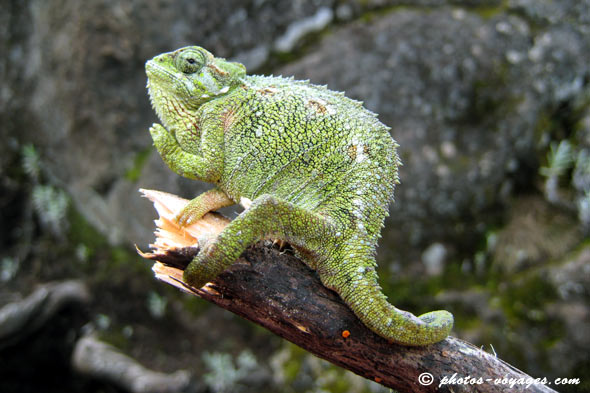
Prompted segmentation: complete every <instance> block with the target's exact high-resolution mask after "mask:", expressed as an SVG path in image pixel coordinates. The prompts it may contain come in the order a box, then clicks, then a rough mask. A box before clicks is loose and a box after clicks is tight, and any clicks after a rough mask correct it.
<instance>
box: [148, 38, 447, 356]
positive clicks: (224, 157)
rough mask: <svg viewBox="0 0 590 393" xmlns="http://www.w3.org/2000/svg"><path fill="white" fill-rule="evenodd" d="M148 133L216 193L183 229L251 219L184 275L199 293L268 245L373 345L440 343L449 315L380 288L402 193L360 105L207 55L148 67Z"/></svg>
mask: <svg viewBox="0 0 590 393" xmlns="http://www.w3.org/2000/svg"><path fill="white" fill-rule="evenodd" d="M146 72H147V75H148V88H149V93H150V97H151V100H152V104H153V107H154V109H155V110H156V112H157V114H158V116H159V118H160V120H161V121H162V123H163V125H159V124H154V125H153V126H152V127H151V128H150V132H151V134H152V138H153V140H154V144H155V146H156V148H157V149H158V151H159V152H160V155H161V156H162V158H163V160H164V161H165V162H166V163H167V164H168V165H169V166H170V168H171V169H172V170H174V171H175V172H176V173H178V174H180V175H182V176H185V177H188V178H191V179H199V180H203V181H207V182H210V183H214V184H215V188H214V189H213V190H211V191H208V192H206V193H204V194H202V195H200V196H198V197H197V198H195V199H194V200H192V201H191V202H190V203H189V205H188V206H187V207H186V208H185V209H184V210H183V211H182V212H181V213H180V214H179V216H178V217H177V220H178V222H179V223H181V224H183V225H186V224H189V223H190V222H193V221H195V220H197V219H198V218H200V217H201V216H202V215H203V214H205V213H206V212H207V211H210V210H214V209H217V208H219V207H222V206H228V205H231V204H234V203H241V204H242V205H244V206H245V207H247V209H246V210H245V211H244V212H243V213H242V214H240V215H239V216H238V217H237V218H236V219H235V220H233V221H232V222H231V223H230V224H229V225H228V226H227V227H226V228H225V229H224V230H223V231H222V232H221V233H220V234H219V235H218V236H217V237H216V238H214V239H210V240H209V241H205V242H204V244H202V245H201V251H200V253H199V254H198V255H197V256H196V257H195V259H194V260H193V261H192V262H191V263H190V265H189V266H188V268H187V269H186V270H185V273H184V280H185V281H186V282H187V283H189V284H190V285H192V286H194V287H200V286H202V285H203V284H205V283H206V282H208V281H210V280H212V279H214V278H215V277H216V276H217V275H218V274H219V273H221V272H222V271H223V270H225V269H226V268H227V267H228V266H230V265H231V264H232V263H233V262H234V261H235V260H236V259H238V257H239V256H240V254H241V253H242V252H243V251H244V250H245V249H246V248H247V247H248V246H250V245H252V244H253V243H255V242H257V241H258V240H260V239H263V238H268V237H270V238H274V239H279V240H282V241H286V242H288V243H289V244H291V245H292V246H293V247H294V249H295V250H296V252H297V254H298V256H299V257H300V258H301V259H302V260H303V261H304V262H305V263H306V264H308V265H309V266H310V267H311V268H313V269H315V270H316V271H317V272H318V274H319V276H320V279H321V280H322V283H323V284H324V285H326V286H327V287H329V288H331V289H333V290H335V291H336V292H337V293H338V294H339V295H340V296H341V297H342V299H343V300H344V301H345V302H346V303H347V304H348V305H349V306H350V308H351V309H352V310H353V311H354V313H355V314H356V315H357V316H358V317H359V318H360V319H361V320H362V321H363V322H364V323H365V325H367V326H368V327H369V328H370V329H372V330H373V331H375V332H376V333H377V334H379V335H381V336H383V337H385V338H386V339H388V340H390V341H393V342H396V343H400V344H404V345H426V344H430V343H434V342H437V341H440V340H442V339H444V338H445V337H446V336H447V335H448V333H449V331H450V330H451V328H452V325H453V316H452V315H451V314H450V313H448V312H447V311H434V312H430V313H428V314H424V315H421V316H419V317H416V316H414V315H412V314H410V313H408V312H406V311H402V310H398V309H396V308H395V307H394V306H392V305H391V304H389V303H388V302H387V299H386V297H385V296H384V295H383V293H382V292H381V288H380V287H379V284H378V283H377V273H376V272H375V258H374V254H375V245H376V243H377V240H378V238H379V236H380V235H379V233H380V230H381V228H382V226H383V221H384V219H385V217H386V216H387V214H388V213H387V206H388V204H389V202H390V201H391V200H392V198H393V191H394V187H395V184H396V183H398V178H397V168H398V165H399V164H400V162H399V158H398V156H397V153H396V147H397V145H396V143H395V141H394V140H393V139H392V138H391V136H390V135H389V132H388V128H387V127H386V126H384V125H383V124H382V123H380V122H379V121H378V120H377V117H376V115H375V114H373V113H371V112H369V111H368V110H366V109H364V108H363V107H362V104H361V103H360V102H357V101H354V100H351V99H349V98H346V97H344V95H343V94H342V93H336V92H333V91H330V90H328V89H326V88H325V87H320V86H314V85H312V84H309V83H307V82H301V81H294V80H293V79H286V78H280V77H266V76H247V75H246V70H245V68H244V66H243V65H241V64H239V63H232V62H228V61H226V60H224V59H220V58H215V57H213V55H212V54H211V53H209V52H207V51H206V50H204V49H202V48H200V47H187V48H182V49H179V50H177V51H175V52H170V53H164V54H161V55H159V56H156V57H155V58H153V59H152V60H150V61H148V62H147V63H146Z"/></svg>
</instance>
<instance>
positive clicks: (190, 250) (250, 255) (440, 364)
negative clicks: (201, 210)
mask: <svg viewBox="0 0 590 393" xmlns="http://www.w3.org/2000/svg"><path fill="white" fill-rule="evenodd" d="M143 192H144V194H145V195H146V196H147V197H148V198H150V199H151V200H152V201H154V204H155V205H156V209H157V210H158V212H159V213H160V220H159V222H157V224H158V226H159V227H160V229H159V230H158V231H157V237H158V240H157V241H156V244H155V245H152V248H154V249H155V252H154V253H147V254H146V253H141V254H142V255H143V256H144V257H146V258H149V259H152V260H157V261H159V262H158V263H156V264H155V265H154V267H153V270H154V272H155V274H156V277H157V278H158V279H160V280H162V281H165V282H167V283H169V284H171V285H173V286H175V287H178V288H180V289H182V290H184V291H186V292H188V293H191V294H193V295H196V296H199V297H201V298H203V299H205V300H207V301H210V302H212V303H215V304H217V305H218V306H220V307H222V308H225V309H227V310H229V311H231V312H233V313H235V314H238V315H240V316H242V317H244V318H246V319H248V320H250V321H252V322H255V323H257V324H259V325H261V326H263V327H265V328H267V329H268V330H270V331H271V332H273V333H275V334H277V335H279V336H281V337H283V338H285V339H287V340H289V341H291V342H293V343H295V344H297V345H298V346H300V347H302V348H304V349H306V350H307V351H309V352H311V353H313V354H314V355H316V356H318V357H321V358H323V359H326V360H328V361H330V362H332V363H334V364H336V365H338V366H340V367H343V368H345V369H347V370H350V371H352V372H354V373H356V374H358V375H361V376H363V377H365V378H368V379H371V380H374V381H377V382H379V383H381V384H382V385H384V386H387V387H390V388H393V389H396V390H398V391H400V392H435V391H437V392H473V391H480V392H507V391H510V392H513V391H525V390H526V391H527V392H553V390H551V389H550V388H548V387H547V386H545V385H543V384H533V385H531V386H528V385H523V383H524V381H532V380H533V378H532V377H530V376H528V375H526V374H524V373H523V372H522V371H520V370H518V369H516V368H514V367H512V366H511V365H509V364H507V363H505V362H504V361H502V360H501V359H499V358H497V357H495V356H493V355H491V354H489V353H487V352H484V351H482V350H481V349H479V348H477V347H474V346H473V345H471V344H469V343H467V342H465V341H462V340H459V339H457V338H454V337H448V338H447V339H445V340H444V341H442V342H440V343H437V344H434V345H429V346H426V347H404V346H400V345H396V344H392V343H389V342H388V341H387V340H385V339H383V338H381V337H379V336H378V335H376V334H375V333H373V332H372V331H370V330H369V329H367V328H366V327H365V326H364V325H363V324H362V323H361V322H360V321H359V320H358V318H357V317H356V316H355V315H354V314H353V313H352V311H350V309H349V308H348V307H347V306H346V305H345V304H344V303H343V302H342V300H340V298H339V297H338V295H337V294H336V293H334V292H332V291H331V290H329V289H327V288H326V287H324V286H323V285H322V284H321V282H320V280H319V278H318V277H317V275H316V274H315V273H314V272H313V271H311V270H310V269H309V268H308V267H307V266H305V265H304V264H303V263H302V262H301V261H299V260H298V259H297V258H295V257H294V256H293V255H290V254H289V253H281V252H279V251H278V250H277V249H276V248H273V247H270V246H265V245H264V244H263V242H261V243H258V244H257V245H255V246H253V247H251V248H249V249H248V250H247V251H246V252H245V253H244V254H243V255H242V257H241V258H240V259H239V260H238V261H236V263H235V264H234V265H233V266H232V267H231V268H230V269H228V270H226V271H225V272H223V273H222V274H221V275H220V276H218V277H217V278H216V279H215V280H214V281H213V282H211V283H208V284H207V285H205V286H204V287H203V288H200V289H197V288H192V287H189V286H187V285H185V284H184V283H183V282H182V269H183V267H184V266H186V265H187V264H188V263H189V262H190V261H191V259H192V257H193V256H194V255H196V253H197V252H198V248H197V247H195V241H194V240H195V239H194V238H193V239H192V240H191V239H190V237H191V236H194V237H196V236H195V234H196V233H198V232H200V231H204V232H211V233H218V232H219V231H220V230H221V229H222V228H223V226H224V225H225V224H226V223H227V220H226V219H223V218H220V217H219V216H216V215H211V214H209V215H207V216H206V217H205V218H204V219H203V220H202V222H200V223H199V224H198V226H199V227H198V228H196V226H197V224H195V227H193V228H187V229H186V232H182V231H183V230H179V231H180V232H181V234H180V235H179V234H178V233H176V234H175V233H174V228H173V221H172V220H171V218H172V217H174V214H175V212H177V211H178V210H179V209H181V208H182V205H183V203H186V201H185V202H182V201H184V200H180V199H178V198H177V197H174V196H171V195H169V194H164V193H159V192H154V191H147V190H145V191H143ZM178 206H180V207H178ZM165 210H167V211H168V212H167V213H166V212H165ZM183 242H184V243H183ZM344 332H347V333H349V334H346V333H345V334H343V333H344ZM345 336H347V337H345ZM424 373H429V374H430V375H432V376H433V377H434V381H433V382H432V383H431V384H420V383H419V381H420V378H426V380H427V379H428V376H426V377H425V375H426V374H424ZM454 374H456V378H457V379H456V380H455V384H449V385H442V386H439V382H440V381H441V378H443V377H445V376H446V377H449V378H450V377H452V376H453V375H454ZM421 375H422V377H421ZM468 376H469V377H472V378H474V381H476V380H477V379H478V378H480V377H481V378H482V380H481V384H477V385H474V384H473V381H472V383H471V384H459V382H463V381H459V380H458V378H461V377H463V378H464V377H468ZM502 380H504V383H501V382H502ZM509 380H512V381H513V383H512V385H510V382H509ZM423 381H424V379H423ZM515 381H516V382H515ZM527 386H528V388H527Z"/></svg>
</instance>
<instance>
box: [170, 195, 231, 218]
mask: <svg viewBox="0 0 590 393" xmlns="http://www.w3.org/2000/svg"><path fill="white" fill-rule="evenodd" d="M234 203H235V202H234V201H232V200H231V199H230V198H229V197H228V196H227V194H226V193H225V192H223V191H221V190H220V189H219V188H213V189H211V190H208V191H205V192H204V193H202V194H201V195H199V196H198V197H196V198H194V199H192V200H191V201H190V202H189V203H187V205H186V206H185V207H184V208H183V209H182V210H181V211H180V213H178V215H177V216H176V217H175V219H176V222H178V224H179V225H180V226H186V225H190V224H192V223H193V222H195V221H197V220H198V219H199V218H201V217H203V216H204V215H205V213H207V212H210V211H213V210H217V209H220V208H222V207H226V206H231V205H233V204H234Z"/></svg>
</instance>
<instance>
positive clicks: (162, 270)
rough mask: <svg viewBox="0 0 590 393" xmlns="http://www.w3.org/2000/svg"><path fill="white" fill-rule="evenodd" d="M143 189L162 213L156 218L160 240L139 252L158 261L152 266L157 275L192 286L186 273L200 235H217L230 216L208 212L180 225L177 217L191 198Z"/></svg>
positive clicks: (182, 284) (185, 288) (181, 285)
mask: <svg viewBox="0 0 590 393" xmlns="http://www.w3.org/2000/svg"><path fill="white" fill-rule="evenodd" d="M139 191H140V192H141V193H142V194H143V196H144V197H146V198H148V199H149V200H150V201H152V203H153V204H154V208H155V209H156V211H157V212H158V216H159V217H158V219H156V220H154V222H155V224H156V230H155V232H154V234H155V235H156V240H155V241H154V243H152V244H150V245H149V247H150V249H151V250H152V251H151V252H142V251H141V250H139V248H138V249H137V252H138V253H139V255H141V256H142V257H144V258H146V259H150V260H154V261H156V263H155V264H154V266H153V267H152V270H153V272H154V274H155V275H156V278H157V279H159V280H161V281H164V282H166V283H168V284H171V285H173V286H175V287H178V288H181V289H183V290H185V291H186V290H189V288H187V287H186V285H185V284H184V283H183V281H182V273H183V270H184V268H185V267H186V266H187V265H188V263H189V262H190V261H191V260H192V258H193V257H194V256H195V255H197V253H198V251H199V241H198V238H199V237H201V236H216V235H217V234H219V232H221V231H222V230H223V228H224V227H225V226H226V225H227V224H228V223H229V219H227V218H226V217H223V216H222V215H220V214H218V213H207V214H205V216H204V217H203V218H201V219H200V220H198V221H197V222H195V223H193V224H191V225H188V226H185V227H180V226H179V225H178V224H177V223H176V220H175V219H174V218H175V217H176V215H177V214H178V213H179V212H180V211H181V210H182V209H183V208H184V206H186V204H187V203H188V202H189V201H188V200H187V199H184V198H180V197H179V196H176V195H173V194H169V193H166V192H162V191H156V190H145V189H140V190H139ZM204 288H205V287H204ZM191 292H192V290H191Z"/></svg>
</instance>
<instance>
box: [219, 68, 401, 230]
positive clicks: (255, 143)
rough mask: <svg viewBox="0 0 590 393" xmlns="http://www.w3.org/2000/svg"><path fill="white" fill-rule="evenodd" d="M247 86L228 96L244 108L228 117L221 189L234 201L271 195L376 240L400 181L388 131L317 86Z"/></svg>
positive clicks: (258, 80)
mask: <svg viewBox="0 0 590 393" xmlns="http://www.w3.org/2000/svg"><path fill="white" fill-rule="evenodd" d="M244 81H245V88H241V89H237V90H236V92H235V94H236V95H237V96H239V98H237V99H236V97H232V96H230V97H227V99H228V101H230V102H236V103H247V104H241V105H240V104H238V105H236V107H235V109H234V110H233V111H232V112H231V113H230V114H229V115H228V119H230V123H231V124H228V127H227V129H226V130H227V131H226V133H225V158H224V171H223V174H222V177H221V180H220V186H221V187H222V188H223V189H224V191H225V192H226V193H227V194H228V195H230V196H232V197H233V198H234V199H235V200H240V198H248V199H250V200H254V199H256V198H257V197H259V196H260V195H262V194H271V195H274V196H277V197H280V198H282V199H284V200H286V201H289V202H291V203H293V204H295V205H297V206H300V207H303V208H305V209H309V210H314V211H317V212H320V213H323V214H325V215H326V216H329V217H331V218H332V219H334V220H337V221H339V222H341V223H342V224H345V225H344V226H345V227H347V228H350V229H351V230H358V229H359V228H360V229H361V230H362V229H365V230H366V231H367V232H368V234H369V235H370V237H371V239H372V240H373V241H376V240H377V236H378V232H379V229H380V228H381V224H382V222H383V219H384V217H385V215H386V212H387V205H388V203H389V201H390V200H391V199H392V196H393V189H394V186H395V183H396V182H397V181H398V180H397V166H398V165H399V159H398V156H397V154H396V151H395V148H396V146H397V145H396V144H395V141H394V140H393V139H392V138H391V136H390V135H389V132H388V129H387V127H385V126H384V125H383V124H382V123H380V122H379V121H378V120H377V118H376V116H375V114H373V113H372V112H369V111H368V110H366V109H364V108H363V107H362V105H361V103H360V102H358V101H354V100H351V99H349V98H347V97H345V96H344V95H343V94H342V93H337V92H333V91H330V90H327V89H326V88H324V87H321V86H315V85H311V84H309V83H307V82H296V81H293V80H291V79H285V78H280V77H262V76H248V77H245V78H244ZM287 84H288V85H289V86H290V88H289V89H285V88H284V87H285V86H284V85H287ZM269 107H272V108H273V109H274V110H273V111H272V112H269V110H268V108H269ZM269 113H271V115H269ZM351 213H352V214H351ZM353 226H356V227H357V228H354V227H353Z"/></svg>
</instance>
